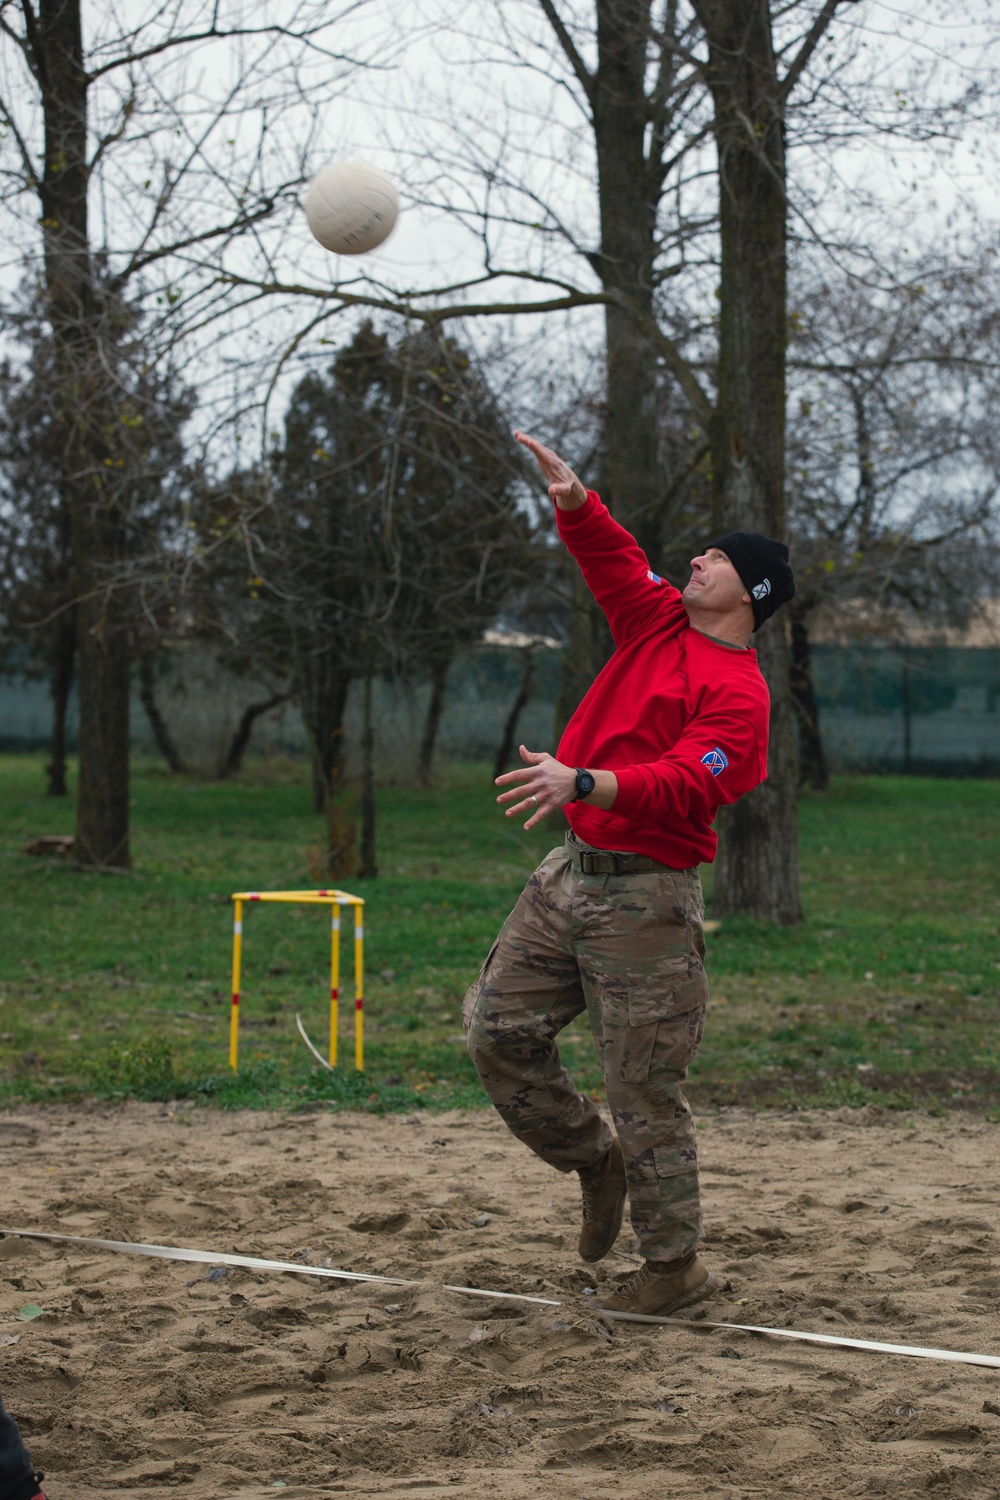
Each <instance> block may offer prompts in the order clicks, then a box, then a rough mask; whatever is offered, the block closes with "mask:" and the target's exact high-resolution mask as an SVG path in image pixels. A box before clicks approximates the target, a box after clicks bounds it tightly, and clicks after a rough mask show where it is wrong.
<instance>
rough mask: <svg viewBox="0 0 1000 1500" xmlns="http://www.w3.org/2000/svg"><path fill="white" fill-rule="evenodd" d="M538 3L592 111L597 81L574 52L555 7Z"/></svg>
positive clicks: (545, 1) (548, 0)
mask: <svg viewBox="0 0 1000 1500" xmlns="http://www.w3.org/2000/svg"><path fill="white" fill-rule="evenodd" d="M538 3H539V5H540V6H541V7H542V10H543V11H544V12H545V15H546V17H547V19H548V22H549V25H550V26H551V27H552V30H553V31H554V32H555V34H556V37H557V38H558V40H559V45H560V46H561V47H562V49H563V51H564V52H565V54H566V57H567V59H568V60H569V65H570V67H571V68H572V69H573V72H574V73H575V74H576V76H577V80H578V82H579V84H580V87H581V88H582V89H583V92H584V93H585V94H586V96H587V103H588V104H589V105H590V107H591V109H593V107H594V101H595V99H596V97H597V80H596V79H595V78H594V75H593V73H591V71H590V69H589V68H588V67H587V64H586V63H585V62H584V60H583V58H582V57H581V56H580V54H579V52H578V51H577V50H576V43H575V42H574V41H573V38H572V37H571V36H570V34H569V32H568V31H567V30H566V27H565V25H564V24H563V19H562V17H561V16H560V14H559V12H558V11H557V10H556V8H555V5H554V4H553V3H552V0H538Z"/></svg>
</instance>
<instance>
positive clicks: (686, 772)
mask: <svg viewBox="0 0 1000 1500" xmlns="http://www.w3.org/2000/svg"><path fill="white" fill-rule="evenodd" d="M556 517H557V520H558V525H559V534H560V536H561V537H562V539H563V541H564V542H565V543H566V546H567V547H568V548H569V550H570V552H571V553H572V554H573V556H574V557H575V558H576V560H577V562H578V563H579V564H580V568H581V570H582V572H583V576H584V578H585V580H586V582H587V587H588V588H589V589H590V591H591V593H592V594H593V596H594V598H595V599H596V600H597V602H598V604H599V605H600V606H601V608H602V609H603V611H604V613H605V614H606V615H607V618H608V624H609V625H610V626H611V633H612V635H613V636H614V640H615V646H616V648H617V649H616V651H615V654H614V656H612V658H611V660H610V661H609V662H608V664H607V666H606V667H605V668H604V670H603V671H602V672H601V674H600V676H599V677H598V678H597V680H596V681H595V682H594V684H593V686H592V687H591V689H590V691H589V692H588V694H587V696H586V697H585V698H584V700H583V702H582V703H581V704H580V706H579V708H578V709H577V710H576V713H575V714H574V715H573V717H572V718H571V719H570V721H569V723H568V724H567V726H566V732H565V734H564V735H563V737H562V739H561V740H560V742H559V749H558V751H557V757H558V759H559V760H561V761H562V762H563V764H564V765H569V766H586V767H589V768H590V769H592V770H601V771H614V772H615V774H616V775H617V777H618V795H617V797H616V798H615V804H614V807H613V808H612V809H611V811H609V812H602V811H601V809H600V808H597V807H589V806H588V805H587V803H586V802H574V803H571V804H570V806H569V807H567V808H566V809H565V811H566V816H567V817H568V819H569V823H570V827H571V828H572V829H573V832H574V833H575V834H576V835H577V837H578V838H580V839H582V840H583V842H584V843H587V844H592V845H593V846H594V847H595V848H598V849H622V850H628V851H629V852H631V853H634V854H645V855H648V856H649V858H650V859H655V860H658V861H659V862H660V863H661V864H664V865H669V866H670V867H671V868H672V869H675V870H683V869H688V868H690V866H692V865H696V864H699V863H701V862H702V861H711V860H713V859H714V858H715V850H716V845H717V843H718V839H717V838H716V835H715V834H714V832H713V831H712V823H713V822H714V821H715V815H716V813H717V812H718V810H719V807H720V806H721V804H722V803H724V802H725V803H729V802H735V801H736V799H737V797H742V796H743V794H744V793H745V792H749V791H750V790H751V789H752V788H753V787H755V786H757V785H758V783H759V782H761V781H763V780H764V778H765V777H766V775H767V730H768V719H769V714H770V698H769V696H768V691H767V685H766V683H765V682H764V679H763V677H762V676H761V672H760V668H759V667H758V665H757V653H756V651H751V650H747V651H738V650H734V649H733V648H732V647H729V646H722V645H717V644H716V642H715V641H713V640H710V639H709V638H708V636H706V635H703V634H702V633H701V632H700V631H698V630H695V629H694V628H693V626H692V625H691V623H690V621H689V620H688V616H687V611H686V609H685V608H684V605H683V603H682V601H681V596H680V594H679V593H678V591H677V589H675V588H674V587H673V586H672V585H671V584H669V583H667V582H666V581H665V580H664V579H662V578H658V577H657V576H656V574H655V573H653V572H651V570H650V567H649V562H648V560H647V558H646V554H645V553H644V552H643V551H642V549H641V547H640V546H639V544H638V543H637V542H636V540H635V538H634V537H631V536H630V535H629V533H628V532H627V531H626V530H625V529H624V527H622V526H619V525H618V522H617V521H615V520H614V519H613V518H612V516H611V514H610V512H609V511H608V509H607V507H606V506H604V505H603V504H602V503H601V500H600V498H599V497H598V496H597V495H596V494H595V493H594V492H593V490H590V491H588V494H587V500H586V504H584V505H582V506H581V507H580V509H579V510H559V509H558V508H557V510H556Z"/></svg>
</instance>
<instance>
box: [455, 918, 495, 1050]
mask: <svg viewBox="0 0 1000 1500" xmlns="http://www.w3.org/2000/svg"><path fill="white" fill-rule="evenodd" d="M500 936H501V937H502V936H503V933H501V934H500ZM499 946H500V938H499V937H498V938H497V940H496V942H495V943H494V944H493V947H492V948H491V949H490V951H489V953H487V955H486V962H485V963H484V964H483V967H482V968H481V969H480V971H479V973H478V974H477V975H476V977H475V979H474V980H473V981H472V983H471V984H470V985H469V988H468V989H467V990H466V992H465V999H464V1000H463V1001H462V1025H463V1027H464V1028H465V1030H466V1031H468V1030H469V1027H470V1026H471V1025H472V1014H473V1011H474V1010H475V1008H476V1006H477V1004H478V1003H479V996H480V995H481V994H482V990H483V984H484V983H485V981H486V976H487V974H488V973H489V971H490V964H491V963H492V962H493V958H494V955H495V954H496V951H497V949H498V948H499Z"/></svg>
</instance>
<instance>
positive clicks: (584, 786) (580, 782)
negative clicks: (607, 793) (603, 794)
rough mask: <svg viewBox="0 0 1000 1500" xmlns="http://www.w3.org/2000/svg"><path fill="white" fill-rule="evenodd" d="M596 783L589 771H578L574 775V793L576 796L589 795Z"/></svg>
mask: <svg viewBox="0 0 1000 1500" xmlns="http://www.w3.org/2000/svg"><path fill="white" fill-rule="evenodd" d="M596 785H597V783H596V781H595V780H594V778H593V776H591V774H590V772H589V771H578V772H577V775H576V794H577V796H578V797H589V796H590V794H591V792H592V791H593V790H594V787H595V786H596Z"/></svg>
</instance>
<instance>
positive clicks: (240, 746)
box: [219, 693, 291, 778]
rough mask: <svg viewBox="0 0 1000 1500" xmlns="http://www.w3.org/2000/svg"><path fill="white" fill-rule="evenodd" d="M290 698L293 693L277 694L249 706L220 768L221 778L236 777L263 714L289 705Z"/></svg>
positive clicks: (243, 714)
mask: <svg viewBox="0 0 1000 1500" xmlns="http://www.w3.org/2000/svg"><path fill="white" fill-rule="evenodd" d="M290 697H291V693H275V694H274V696H273V697H272V698H268V699H266V700H265V701H264V702H263V703H248V704H247V706H246V708H245V709H244V710H243V712H242V714H241V715H240V722H239V723H238V724H237V726H236V732H235V734H234V735H233V737H232V739H231V740H230V742H229V749H228V750H227V751H226V754H225V756H224V757H223V760H222V763H221V765H220V766H219V775H220V777H222V778H225V777H227V776H235V775H236V773H237V771H238V770H239V769H240V767H241V766H242V764H243V757H244V755H245V754H246V752H247V746H248V745H249V743H250V736H251V734H252V733H253V726H254V725H255V724H256V722H257V720H258V719H259V718H260V716H261V714H267V713H270V712H271V709H272V708H278V707H279V706H280V705H281V704H282V703H287V702H288V700H289V698H290Z"/></svg>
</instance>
